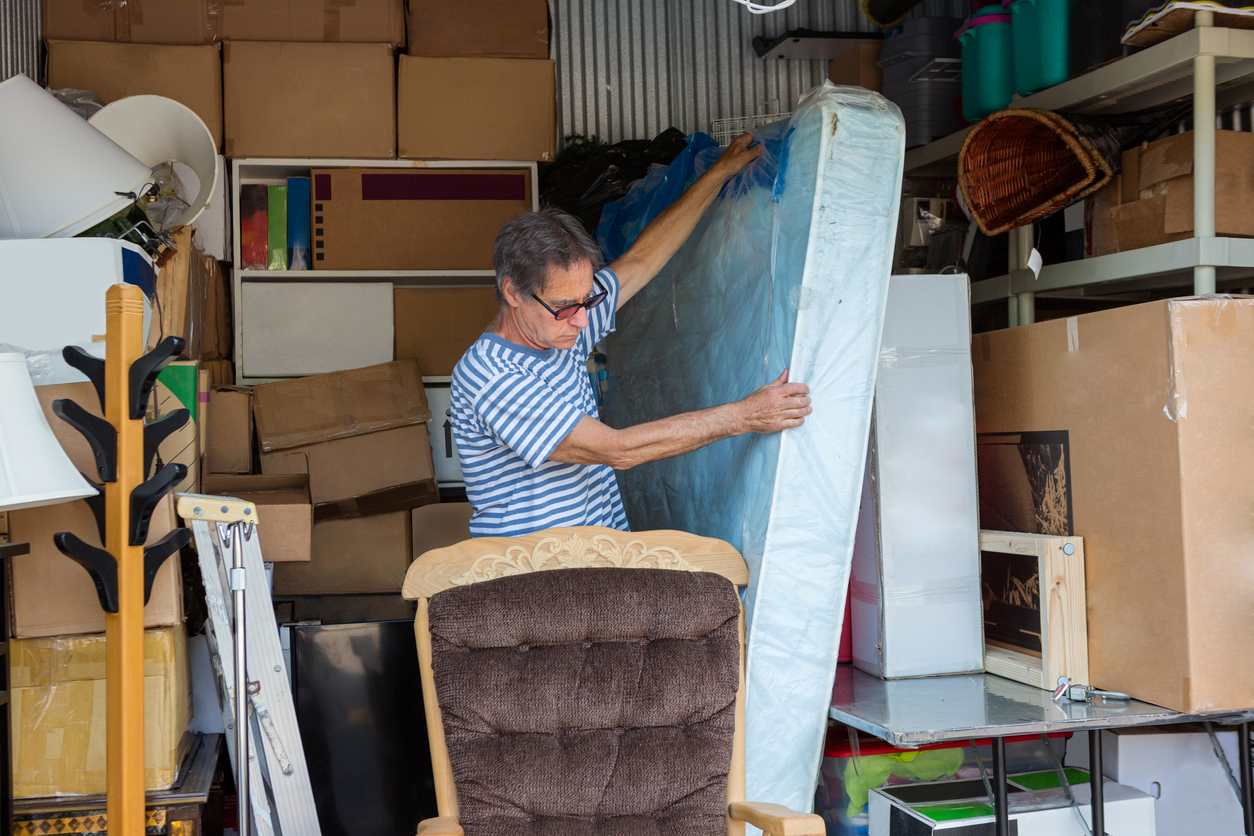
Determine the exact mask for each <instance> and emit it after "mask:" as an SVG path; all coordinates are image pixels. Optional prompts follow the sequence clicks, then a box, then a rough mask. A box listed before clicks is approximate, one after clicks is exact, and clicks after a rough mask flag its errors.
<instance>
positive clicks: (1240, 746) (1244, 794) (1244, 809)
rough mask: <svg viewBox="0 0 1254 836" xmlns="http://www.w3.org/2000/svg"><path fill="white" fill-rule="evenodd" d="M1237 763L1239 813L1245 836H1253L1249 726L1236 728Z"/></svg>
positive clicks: (1252, 777) (1253, 807)
mask: <svg viewBox="0 0 1254 836" xmlns="http://www.w3.org/2000/svg"><path fill="white" fill-rule="evenodd" d="M1237 763H1239V764H1240V765H1241V813H1242V815H1244V816H1245V836H1254V791H1252V790H1251V785H1252V784H1254V776H1251V774H1250V724H1249V723H1242V724H1241V725H1239V726H1237Z"/></svg>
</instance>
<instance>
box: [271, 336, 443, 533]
mask: <svg viewBox="0 0 1254 836" xmlns="http://www.w3.org/2000/svg"><path fill="white" fill-rule="evenodd" d="M253 414H254V417H255V419H256V424H257V437H258V442H259V444H260V447H261V469H262V472H263V473H267V474H271V473H302V472H307V473H308V474H309V489H310V495H311V496H312V498H313V502H314V505H315V506H317V512H316V516H317V517H318V518H328V517H336V516H350V515H357V514H375V513H383V512H385V511H390V510H398V509H402V508H404V509H408V508H413V507H416V506H418V505H423V504H426V503H427V502H430V501H431V500H432V497H433V495H434V493H435V487H434V482H435V468H434V465H433V463H432V461H431V447H430V445H429V444H428V442H427V429H426V422H427V421H428V420H429V419H430V411H429V409H428V407H427V399H426V395H425V393H424V391H423V388H422V378H421V376H420V375H419V373H418V366H417V364H416V363H414V362H413V361H412V360H402V361H398V362H394V363H383V364H380V365H377V366H368V367H366V368H362V369H353V370H351V371H345V372H336V373H334V374H327V375H315V376H312V377H304V378H298V379H295V380H285V381H280V382H277V383H267V384H263V385H261V386H258V387H256V389H255V390H254V395H253Z"/></svg>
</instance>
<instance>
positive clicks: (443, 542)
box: [413, 502, 475, 560]
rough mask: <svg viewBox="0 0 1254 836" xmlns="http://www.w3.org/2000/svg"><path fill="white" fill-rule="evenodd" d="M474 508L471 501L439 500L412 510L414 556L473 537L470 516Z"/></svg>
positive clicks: (420, 555) (416, 557)
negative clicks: (471, 535)
mask: <svg viewBox="0 0 1254 836" xmlns="http://www.w3.org/2000/svg"><path fill="white" fill-rule="evenodd" d="M474 513H475V510H474V508H473V506H471V504H470V503H469V502H439V503H436V504H434V505H426V506H423V507H422V508H415V509H414V511H413V525H414V533H413V541H414V559H415V560H417V559H418V558H420V557H422V556H423V555H424V554H426V553H427V552H429V551H431V550H432V549H442V548H445V547H447V546H455V545H457V544H458V543H460V542H462V541H463V540H469V539H470V518H471V517H472V516H474Z"/></svg>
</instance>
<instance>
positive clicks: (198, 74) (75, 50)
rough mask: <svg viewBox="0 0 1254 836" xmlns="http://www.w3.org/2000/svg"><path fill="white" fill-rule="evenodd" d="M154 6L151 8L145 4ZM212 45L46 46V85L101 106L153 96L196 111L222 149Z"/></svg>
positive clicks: (217, 67) (217, 64)
mask: <svg viewBox="0 0 1254 836" xmlns="http://www.w3.org/2000/svg"><path fill="white" fill-rule="evenodd" d="M148 5H155V4H145V6H148ZM219 49H220V47H219V46H218V45H217V44H211V45H209V46H152V45H150V44H123V43H99V42H86V41H49V42H48V85H49V86H50V87H76V88H78V89H80V90H91V91H92V92H94V93H95V94H96V95H98V96H99V97H100V100H101V101H102V102H104V103H105V104H108V103H109V102H112V101H115V100H116V99H121V98H125V97H126V96H137V95H140V94H142V93H152V94H155V95H158V96H165V97H167V98H170V99H174V100H175V101H178V102H182V103H183V104H185V105H187V107H189V108H191V109H192V110H193V111H195V112H196V115H197V116H199V117H200V118H201V119H202V120H203V121H204V123H205V125H206V126H207V127H208V128H209V132H210V133H211V134H213V141H214V143H216V144H217V146H218V148H222V61H221V58H220V55H219Z"/></svg>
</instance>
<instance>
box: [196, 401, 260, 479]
mask: <svg viewBox="0 0 1254 836" xmlns="http://www.w3.org/2000/svg"><path fill="white" fill-rule="evenodd" d="M207 422H208V428H207V430H206V436H205V462H206V465H207V466H206V468H205V470H206V472H207V473H249V472H251V471H252V466H253V391H252V389H250V388H248V387H243V386H215V387H214V388H213V389H211V390H210V391H209V410H208V417H207ZM206 490H208V489H207V488H206Z"/></svg>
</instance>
